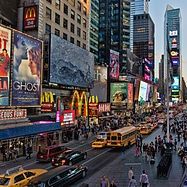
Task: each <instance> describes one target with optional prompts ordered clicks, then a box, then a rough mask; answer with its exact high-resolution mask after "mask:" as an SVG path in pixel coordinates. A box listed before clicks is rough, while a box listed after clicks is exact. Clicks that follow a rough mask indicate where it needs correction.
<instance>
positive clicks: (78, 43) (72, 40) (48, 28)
mask: <svg viewBox="0 0 187 187" xmlns="http://www.w3.org/2000/svg"><path fill="white" fill-rule="evenodd" d="M45 33H46V34H50V33H51V25H49V24H47V23H46V26H45ZM54 34H55V35H57V36H60V35H61V34H60V30H58V29H55V32H54ZM63 39H65V40H68V35H67V34H66V33H63ZM69 41H70V42H71V43H72V44H76V45H77V46H79V47H82V48H83V49H86V44H85V43H82V46H81V41H79V40H77V42H76V43H75V38H73V37H72V36H70V38H69Z"/></svg>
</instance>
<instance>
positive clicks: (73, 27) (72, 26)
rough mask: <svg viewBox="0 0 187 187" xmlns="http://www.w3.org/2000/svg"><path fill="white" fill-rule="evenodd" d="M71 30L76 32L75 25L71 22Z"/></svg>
mask: <svg viewBox="0 0 187 187" xmlns="http://www.w3.org/2000/svg"><path fill="white" fill-rule="evenodd" d="M70 30H71V32H72V33H74V32H75V26H74V24H73V23H71V28H70Z"/></svg>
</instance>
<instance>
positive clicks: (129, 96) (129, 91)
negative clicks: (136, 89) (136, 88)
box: [128, 83, 133, 104]
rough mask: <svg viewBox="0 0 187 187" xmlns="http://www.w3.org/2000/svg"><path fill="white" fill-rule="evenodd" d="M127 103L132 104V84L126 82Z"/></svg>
mask: <svg viewBox="0 0 187 187" xmlns="http://www.w3.org/2000/svg"><path fill="white" fill-rule="evenodd" d="M128 103H129V104H133V84H131V83H128Z"/></svg>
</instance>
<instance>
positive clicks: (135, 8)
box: [130, 0, 150, 51]
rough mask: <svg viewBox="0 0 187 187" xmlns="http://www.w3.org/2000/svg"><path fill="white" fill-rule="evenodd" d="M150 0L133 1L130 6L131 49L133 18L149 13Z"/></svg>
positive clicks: (131, 44) (131, 43)
mask: <svg viewBox="0 0 187 187" xmlns="http://www.w3.org/2000/svg"><path fill="white" fill-rule="evenodd" d="M149 1H150V0H132V1H131V6H130V48H131V51H132V49H133V17H134V15H138V14H144V13H145V14H148V13H149Z"/></svg>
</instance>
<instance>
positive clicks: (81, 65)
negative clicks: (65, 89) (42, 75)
mask: <svg viewBox="0 0 187 187" xmlns="http://www.w3.org/2000/svg"><path fill="white" fill-rule="evenodd" d="M49 70H50V80H49V82H51V83H55V84H60V85H65V86H76V87H83V88H93V86H94V85H93V83H94V56H93V54H92V53H90V52H89V51H87V50H85V49H82V48H80V47H78V46H76V45H74V44H72V43H70V42H69V41H66V40H64V39H63V38H61V37H58V36H56V35H54V34H51V45H50V68H49Z"/></svg>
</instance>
